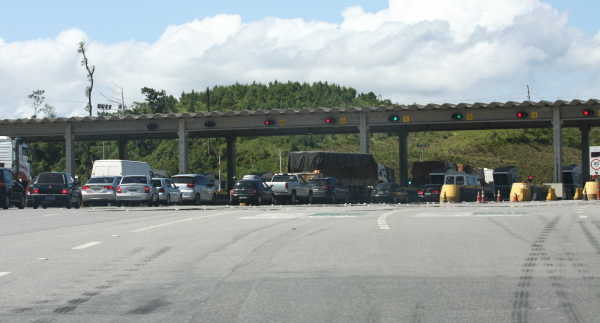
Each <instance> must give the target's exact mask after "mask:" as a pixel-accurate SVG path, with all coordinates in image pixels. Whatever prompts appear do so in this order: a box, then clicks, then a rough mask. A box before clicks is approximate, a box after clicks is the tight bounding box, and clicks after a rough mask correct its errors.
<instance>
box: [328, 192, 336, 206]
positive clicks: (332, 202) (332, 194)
mask: <svg viewBox="0 0 600 323" xmlns="http://www.w3.org/2000/svg"><path fill="white" fill-rule="evenodd" d="M335 202H336V200H335V193H331V199H330V200H329V204H335Z"/></svg>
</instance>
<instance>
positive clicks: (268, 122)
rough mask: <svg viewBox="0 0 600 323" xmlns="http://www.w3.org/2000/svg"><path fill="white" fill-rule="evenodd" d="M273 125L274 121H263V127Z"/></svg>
mask: <svg viewBox="0 0 600 323" xmlns="http://www.w3.org/2000/svg"><path fill="white" fill-rule="evenodd" d="M274 124H275V120H265V126H272V125H274Z"/></svg>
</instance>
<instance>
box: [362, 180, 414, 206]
mask: <svg viewBox="0 0 600 323" xmlns="http://www.w3.org/2000/svg"><path fill="white" fill-rule="evenodd" d="M371 201H372V202H373V203H380V202H388V203H393V204H398V203H408V193H406V191H405V190H404V189H403V188H402V187H401V186H400V185H398V184H393V183H379V184H377V186H376V187H375V188H374V189H373V192H371Z"/></svg>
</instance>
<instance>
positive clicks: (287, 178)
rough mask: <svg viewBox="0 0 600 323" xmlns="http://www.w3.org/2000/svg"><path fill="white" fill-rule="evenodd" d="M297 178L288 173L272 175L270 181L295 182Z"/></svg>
mask: <svg viewBox="0 0 600 323" xmlns="http://www.w3.org/2000/svg"><path fill="white" fill-rule="evenodd" d="M297 181H298V179H297V178H296V176H288V175H280V176H273V180H272V181H271V182H297Z"/></svg>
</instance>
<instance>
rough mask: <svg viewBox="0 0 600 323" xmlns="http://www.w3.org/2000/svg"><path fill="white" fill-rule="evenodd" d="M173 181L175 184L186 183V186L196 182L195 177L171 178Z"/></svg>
mask: <svg viewBox="0 0 600 323" xmlns="http://www.w3.org/2000/svg"><path fill="white" fill-rule="evenodd" d="M171 180H172V181H173V183H184V184H189V183H193V182H194V178H193V177H173V178H171Z"/></svg>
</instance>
